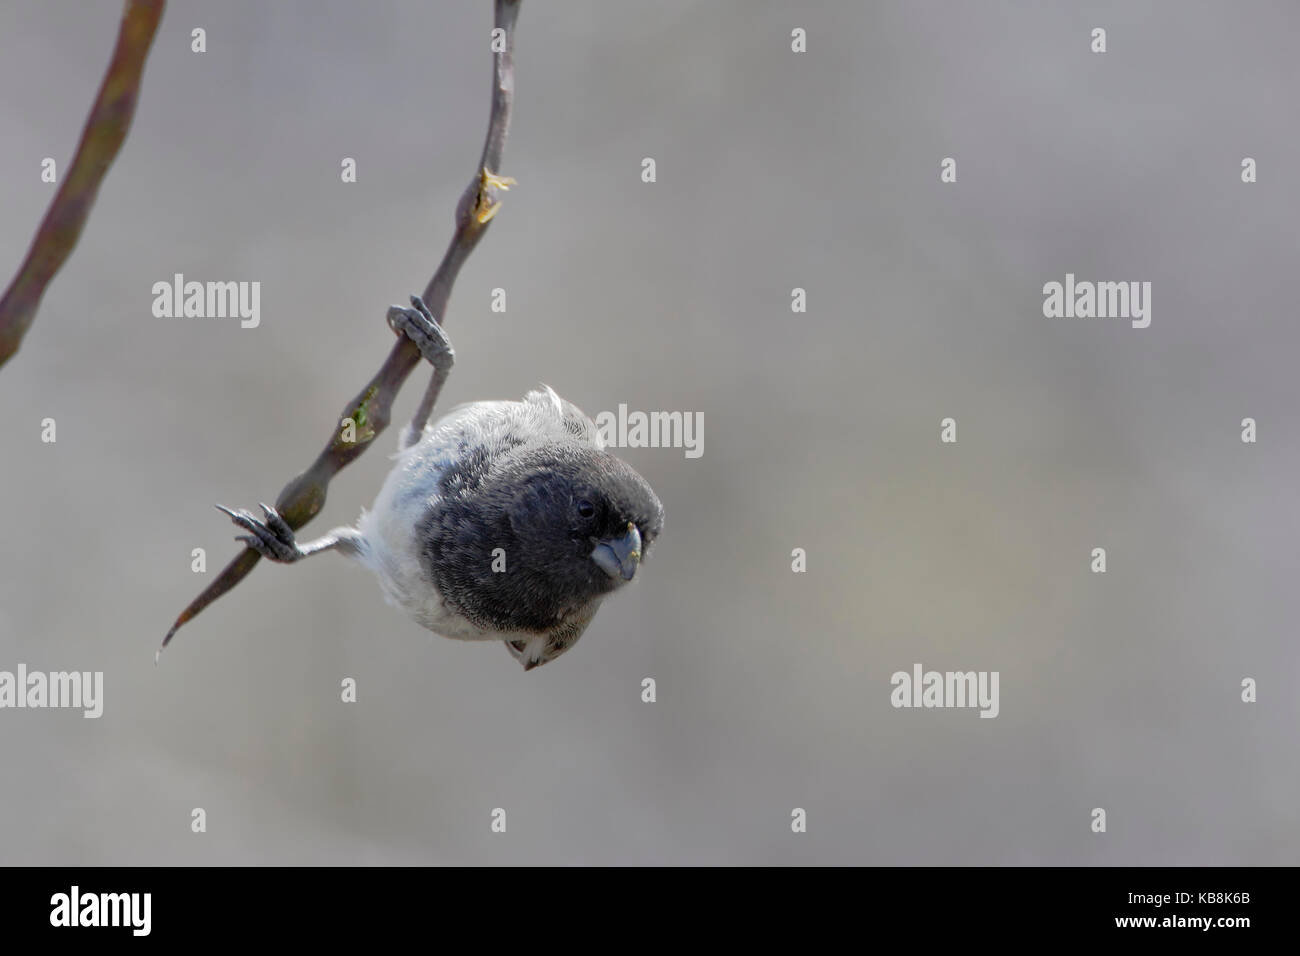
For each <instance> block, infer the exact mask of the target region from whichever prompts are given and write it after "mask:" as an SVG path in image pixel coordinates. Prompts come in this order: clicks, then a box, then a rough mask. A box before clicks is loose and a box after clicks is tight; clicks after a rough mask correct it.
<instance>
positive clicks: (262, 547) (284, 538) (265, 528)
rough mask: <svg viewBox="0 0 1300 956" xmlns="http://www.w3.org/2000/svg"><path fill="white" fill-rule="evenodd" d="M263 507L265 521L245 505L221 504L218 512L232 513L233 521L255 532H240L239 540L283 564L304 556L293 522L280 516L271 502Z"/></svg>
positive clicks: (237, 539)
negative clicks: (246, 509)
mask: <svg viewBox="0 0 1300 956" xmlns="http://www.w3.org/2000/svg"><path fill="white" fill-rule="evenodd" d="M259 504H261V503H260V502H259ZM261 508H262V512H263V514H264V515H265V520H263V519H260V518H258V517H257V516H255V515H254V514H253V513H252V512H249V511H245V510H243V509H242V508H241V509H239V510H238V511H235V510H232V509H230V508H227V507H226V506H225V505H217V510H218V511H224V512H225V513H226V514H228V515H230V520H231V521H233V522H234V523H235V524H237V525H239V527H241V528H243V529H244V530H246V531H250V532H252V533H251V534H241V535H237V536H236V538H235V540H236V541H242V542H244V543H245V544H246V545H248V546H249V547H250V548H252V549H253V550H254V551H256V552H257V553H258V554H260V555H261V556H262V557H264V558H268V559H270V560H271V561H278V562H280V563H281V564H291V563H292V562H294V561H297V560H298V559H299V558H301V557H303V552H302V550H301V549H300V548H299V547H298V542H297V541H295V540H294V537H293V529H292V528H291V527H289V522H287V521H285V520H284V518H282V517H280V513H279V512H278V511H276V510H275V509H274V508H272V507H271V506H270V505H267V504H262V505H261Z"/></svg>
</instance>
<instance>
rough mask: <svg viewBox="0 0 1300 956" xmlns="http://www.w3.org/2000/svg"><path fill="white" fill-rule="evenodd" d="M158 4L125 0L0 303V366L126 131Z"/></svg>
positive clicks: (161, 0) (67, 249) (68, 248)
mask: <svg viewBox="0 0 1300 956" xmlns="http://www.w3.org/2000/svg"><path fill="white" fill-rule="evenodd" d="M165 6H166V0H127V2H126V7H125V9H124V10H123V12H122V26H121V28H120V29H119V31H118V34H117V47H116V48H115V49H114V50H113V59H112V60H111V61H110V62H109V64H108V72H106V73H105V74H104V82H103V83H102V84H100V87H99V95H98V96H96V97H95V102H94V104H93V105H92V106H91V108H90V116H88V117H87V118H86V125H85V127H84V128H83V129H82V131H81V142H79V143H78V144H77V152H76V153H75V154H74V155H73V157H72V165H71V166H70V167H69V168H68V172H67V175H66V176H65V177H64V180H63V185H62V186H60V187H59V191H58V192H57V193H55V195H54V201H53V202H52V203H50V208H49V210H48V211H46V213H45V218H44V219H43V220H41V227H40V229H38V230H37V231H36V238H35V239H33V240H32V246H31V248H30V249H29V250H28V251H27V258H26V259H24V260H23V264H22V266H21V267H20V268H19V269H18V274H17V275H16V276H14V281H13V282H12V283H10V285H9V288H8V289H7V290H6V291H5V294H4V298H3V299H0V366H3V365H4V364H5V362H7V361H9V359H10V358H11V357H12V356H13V354H14V353H15V352H17V351H18V346H19V344H20V343H21V342H22V340H23V336H24V335H26V334H27V330H28V329H29V328H30V327H31V324H32V321H33V320H34V319H35V318H36V310H37V308H39V306H40V304H41V296H43V295H44V294H45V287H46V286H48V285H49V284H50V280H51V279H53V278H54V276H55V274H56V273H57V272H58V271H59V270H60V269H61V268H63V263H65V262H66V261H67V259H68V256H70V255H72V250H73V248H75V247H76V245H77V240H78V239H80V238H81V230H82V228H83V227H84V226H85V224H86V217H87V216H88V215H90V209H91V207H92V206H94V205H95V197H96V196H97V195H98V194H99V185H100V183H102V182H103V181H104V176H105V174H106V173H107V172H108V167H109V166H111V165H112V164H113V160H114V159H116V158H117V153H118V150H119V149H121V148H122V141H123V140H125V139H126V133H127V130H128V129H130V127H131V118H132V117H133V116H134V115H135V103H136V99H137V98H138V97H139V95H140V76H141V74H142V73H143V72H144V61H145V59H146V58H147V57H148V56H149V47H150V46H152V45H153V38H154V34H155V33H156V32H157V31H158V21H159V20H161V19H162V15H163V8H164V7H165Z"/></svg>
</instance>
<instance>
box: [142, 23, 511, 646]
mask: <svg viewBox="0 0 1300 956" xmlns="http://www.w3.org/2000/svg"><path fill="white" fill-rule="evenodd" d="M495 2H496V26H497V27H499V28H501V29H502V30H504V31H505V44H504V50H503V51H502V52H500V53H495V54H493V59H494V71H493V82H492V113H491V116H490V118H489V120H488V131H487V139H486V140H485V142H484V144H483V155H482V158H481V160H480V162H479V169H478V172H477V173H475V175H474V178H473V180H471V181H470V184H469V185H468V186H467V187H466V189H465V192H464V194H462V196H461V198H460V202H459V203H458V204H457V206H456V231H455V233H454V234H453V235H452V238H451V244H450V245H449V246H448V247H447V251H446V253H445V254H444V255H443V257H442V262H441V264H440V265H439V266H438V271H437V272H435V273H434V275H433V278H432V279H430V280H429V284H428V286H426V287H425V290H424V302H425V304H426V305H427V306H428V307H429V311H430V312H432V313H433V314H434V315H435V316H436V317H437V319H438V322H439V323H440V324H441V323H442V322H444V321H445V319H446V313H447V300H448V299H449V298H450V297H451V288H452V285H453V284H455V282H456V276H457V275H458V274H459V273H460V267H461V266H462V265H464V263H465V260H466V259H468V258H469V254H470V253H471V252H473V251H474V247H475V246H477V245H478V241H479V240H480V239H481V238H483V233H485V232H486V231H487V228H488V224H489V223H490V222H491V221H492V217H493V216H495V215H496V212H497V208H498V207H499V205H500V198H499V192H498V191H499V190H502V189H507V188H509V186H510V185H512V184H513V180H510V179H504V178H500V177H498V176H496V175H495V172H496V170H497V169H498V168H499V167H500V163H501V156H502V153H503V151H504V149H505V142H506V135H507V133H508V132H509V129H510V109H511V103H512V101H513V99H514V88H515V79H514V45H515V21H516V19H518V17H519V4H520V3H521V0H495ZM419 363H420V353H419V350H418V349H417V348H416V346H415V345H414V343H412V342H411V340H410V339H409V338H407V337H405V336H402V337H400V338H399V339H398V342H397V344H396V345H394V346H393V350H392V351H391V352H389V353H388V358H387V359H385V360H384V364H383V366H382V367H381V368H380V369H379V371H378V372H376V373H375V376H374V378H372V379H371V380H370V382H369V383H368V384H367V385H366V387H365V388H363V389H362V390H361V391H360V392H359V393H358V394H357V396H356V397H355V398H354V399H352V401H351V402H349V403H348V405H347V407H345V408H344V409H343V414H342V415H341V416H340V418H342V419H351V420H352V421H353V422H354V423H355V426H356V439H355V441H344V439H343V434H342V432H341V431H340V429H339V428H338V427H335V429H334V432H333V434H332V435H331V436H330V440H329V443H328V444H326V446H325V448H324V450H323V451H321V453H320V454H319V455H318V456H317V457H316V460H315V461H314V462H313V463H312V465H311V467H310V468H308V469H307V470H306V471H304V472H303V473H302V474H300V475H299V476H298V477H296V478H294V479H293V480H292V481H290V482H289V483H288V484H287V485H285V486H284V490H282V491H281V492H280V496H279V497H278V498H276V500H275V508H276V510H277V511H278V512H280V515H281V516H282V517H283V518H284V520H285V521H287V522H288V523H289V526H290V527H291V528H293V529H294V530H295V531H297V530H298V529H299V528H301V527H302V526H303V525H305V524H307V522H309V521H311V519H312V518H314V517H316V515H317V514H319V513H320V510H321V508H323V507H324V505H325V492H326V489H327V488H328V487H329V483H330V480H331V479H332V478H333V477H334V476H335V475H336V474H338V473H339V471H340V470H342V469H343V468H344V467H346V466H347V465H348V464H349V463H351V462H352V461H354V460H355V459H356V458H358V457H360V455H361V454H362V453H363V452H364V451H365V450H366V449H367V448H369V447H370V445H371V444H372V443H373V442H374V440H375V438H376V437H378V436H379V435H380V434H381V433H382V432H383V431H384V429H385V428H387V427H388V424H389V421H390V420H391V414H392V406H393V399H394V398H395V397H396V396H397V393H398V391H399V390H400V389H401V387H402V384H403V383H404V382H405V381H406V378H407V376H408V375H410V374H411V372H412V371H413V370H414V369H415V367H416V366H417V365H418V364H419ZM435 382H437V379H436V377H435V380H434V382H431V383H430V386H429V390H428V391H427V392H426V393H425V396H424V398H423V399H422V400H421V402H420V407H419V409H418V410H417V411H416V414H415V417H414V419H413V420H412V422H411V425H410V427H411V428H412V429H414V432H415V433H416V434H418V433H419V432H420V431H422V430H423V428H424V425H425V423H426V422H427V421H428V419H429V414H430V412H431V411H432V410H433V399H434V398H435V397H436V394H437V388H436V384H435ZM438 384H440V383H438ZM261 557H262V556H261V555H260V554H258V553H257V552H256V551H254V550H253V549H252V548H247V547H246V548H245V549H244V550H243V552H241V553H240V554H239V555H238V556H237V557H236V558H235V559H234V560H233V561H231V562H230V563H229V564H228V565H226V567H225V568H224V569H222V571H221V573H220V574H219V575H218V576H217V577H216V579H215V580H214V581H213V582H212V583H211V584H209V585H208V586H207V587H206V588H205V589H204V590H203V592H202V593H201V594H200V595H199V596H198V597H196V598H195V599H194V600H193V601H191V602H190V604H189V606H188V607H187V608H185V610H184V611H182V612H181V614H180V617H178V618H177V619H176V623H175V624H173V625H172V626H171V630H169V631H168V632H167V636H166V637H164V638H163V642H162V647H166V646H167V645H168V643H169V642H170V641H171V639H172V637H173V636H174V635H175V634H176V631H177V630H179V629H180V627H181V626H182V625H184V624H185V623H187V622H188V621H190V620H193V618H194V617H195V616H197V615H198V614H199V612H200V611H202V610H203V609H204V608H206V607H207V606H208V605H209V604H211V603H212V602H213V601H215V600H216V599H217V598H219V597H221V596H222V595H223V594H225V593H226V592H227V591H230V590H231V589H232V588H234V586H235V585H236V584H238V583H239V582H240V581H242V580H243V579H244V578H245V577H246V576H247V575H248V573H249V572H250V571H252V570H253V568H254V567H255V566H256V565H257V562H258V561H260V560H261ZM159 653H162V648H159Z"/></svg>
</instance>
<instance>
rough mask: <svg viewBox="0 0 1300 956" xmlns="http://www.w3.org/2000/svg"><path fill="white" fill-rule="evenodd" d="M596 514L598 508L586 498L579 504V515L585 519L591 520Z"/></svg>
mask: <svg viewBox="0 0 1300 956" xmlns="http://www.w3.org/2000/svg"><path fill="white" fill-rule="evenodd" d="M595 513H596V506H595V505H593V504H592V503H591V502H590V501H588V500H587V499H586V498H583V499H582V500H580V501H579V502H578V514H579V515H580V516H581V517H583V518H590V517H591V516H592V515H594V514H595Z"/></svg>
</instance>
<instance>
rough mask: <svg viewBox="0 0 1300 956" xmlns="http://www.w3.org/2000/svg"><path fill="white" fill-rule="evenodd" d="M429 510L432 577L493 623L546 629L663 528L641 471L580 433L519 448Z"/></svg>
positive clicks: (617, 575) (619, 575)
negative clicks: (467, 487)
mask: <svg viewBox="0 0 1300 956" xmlns="http://www.w3.org/2000/svg"><path fill="white" fill-rule="evenodd" d="M434 510H435V512H440V514H437V515H431V519H433V520H431V522H430V526H429V528H428V529H427V532H426V537H425V542H426V545H425V558H426V563H427V565H428V567H429V569H430V572H431V574H432V576H433V578H434V581H435V583H436V584H437V585H438V588H439V590H440V592H441V593H442V594H443V596H444V597H445V598H447V599H449V600H451V601H452V602H453V603H455V604H456V605H457V606H458V608H459V609H460V610H461V612H462V613H463V614H465V616H466V617H468V618H469V619H470V620H473V621H475V622H476V623H477V624H479V625H480V626H486V627H492V628H494V629H496V630H501V631H511V630H519V631H533V632H545V631H549V630H552V629H554V628H556V627H558V626H561V625H563V624H564V623H565V622H566V621H569V620H572V619H573V618H575V617H577V616H581V614H582V613H583V612H584V611H589V610H590V609H592V606H593V602H595V601H598V600H599V599H600V598H601V597H603V596H604V595H606V594H608V593H610V592H611V591H613V590H614V589H616V588H618V587H619V586H621V585H622V584H624V583H626V582H627V581H629V580H631V579H632V578H633V577H634V576H635V574H636V572H637V570H638V568H639V567H640V564H641V562H642V561H643V560H644V559H645V557H646V555H647V553H648V552H649V550H650V548H651V546H652V545H653V544H654V542H655V539H656V538H657V537H658V536H659V532H660V531H661V530H662V528H663V506H662V505H661V504H660V503H659V499H658V498H657V497H656V496H655V493H654V492H653V491H652V490H651V488H650V486H649V484H647V483H646V481H645V479H644V478H642V477H641V476H640V475H639V474H637V473H636V471H634V470H633V469H632V467H631V466H629V465H628V464H627V463H626V462H623V461H621V460H620V459H618V458H616V457H614V456H613V455H611V454H609V453H608V452H605V451H600V450H597V449H595V448H591V447H590V446H587V445H584V444H582V443H579V442H561V443H548V444H547V445H546V446H544V447H542V448H534V449H530V450H526V451H525V450H522V449H521V450H520V451H517V452H515V453H514V454H512V455H510V456H509V457H508V459H507V460H505V461H503V462H501V463H500V465H499V467H497V468H494V469H493V470H492V474H490V475H489V476H488V477H487V478H486V479H485V480H484V481H483V482H482V483H481V484H479V485H478V486H477V487H475V488H473V489H471V490H467V491H466V493H465V494H463V495H460V496H457V497H456V499H454V500H444V501H443V502H442V503H441V504H440V505H439V506H438V507H437V508H435V509H434ZM497 549H500V551H497ZM494 556H495V559H496V560H495V563H494ZM502 563H503V564H504V569H502V568H501V565H502Z"/></svg>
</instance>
